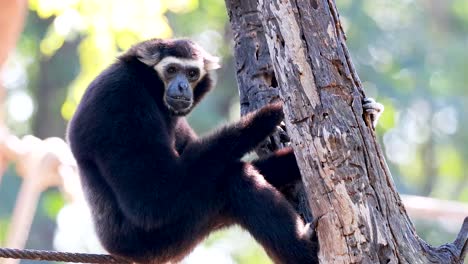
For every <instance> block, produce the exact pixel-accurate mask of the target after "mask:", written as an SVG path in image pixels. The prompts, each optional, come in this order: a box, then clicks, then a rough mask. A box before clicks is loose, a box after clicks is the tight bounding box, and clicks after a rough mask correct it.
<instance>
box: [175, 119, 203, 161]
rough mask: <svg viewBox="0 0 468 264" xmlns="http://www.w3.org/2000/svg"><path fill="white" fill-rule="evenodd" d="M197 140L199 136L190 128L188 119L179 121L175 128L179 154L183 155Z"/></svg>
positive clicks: (176, 146)
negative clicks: (188, 146)
mask: <svg viewBox="0 0 468 264" xmlns="http://www.w3.org/2000/svg"><path fill="white" fill-rule="evenodd" d="M197 139H198V136H197V134H196V133H195V131H193V129H192V128H191V127H190V125H189V123H188V122H187V119H185V118H180V119H179V120H178V121H177V124H176V127H175V148H176V150H177V153H179V155H182V153H184V150H185V148H186V147H187V145H188V144H190V143H192V142H194V141H195V140H197Z"/></svg>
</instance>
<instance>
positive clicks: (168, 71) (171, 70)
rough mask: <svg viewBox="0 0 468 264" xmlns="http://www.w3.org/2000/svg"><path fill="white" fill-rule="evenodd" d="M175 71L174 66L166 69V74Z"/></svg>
mask: <svg viewBox="0 0 468 264" xmlns="http://www.w3.org/2000/svg"><path fill="white" fill-rule="evenodd" d="M176 71H177V68H176V67H175V66H169V67H167V69H166V72H167V73H169V74H174V73H175V72H176Z"/></svg>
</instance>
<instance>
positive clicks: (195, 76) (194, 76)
mask: <svg viewBox="0 0 468 264" xmlns="http://www.w3.org/2000/svg"><path fill="white" fill-rule="evenodd" d="M199 74H200V73H199V71H198V70H197V69H191V70H189V71H188V72H187V76H188V77H189V79H190V80H192V81H195V80H197V79H198V75H199Z"/></svg>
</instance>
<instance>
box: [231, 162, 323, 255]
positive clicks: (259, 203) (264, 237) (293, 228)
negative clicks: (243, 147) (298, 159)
mask: <svg viewBox="0 0 468 264" xmlns="http://www.w3.org/2000/svg"><path fill="white" fill-rule="evenodd" d="M228 171H231V172H233V173H232V174H231V175H230V176H231V177H230V182H231V186H230V193H229V196H228V205H227V207H228V208H229V211H228V214H229V215H230V217H232V219H233V220H234V221H235V222H236V223H238V224H239V225H240V226H242V227H243V228H245V229H247V230H248V231H249V232H250V234H251V235H252V236H253V237H254V238H255V239H256V240H257V241H258V242H259V243H260V244H261V245H262V246H263V248H264V249H265V251H266V252H267V254H268V255H269V256H270V257H271V258H272V259H273V260H274V261H275V263H281V264H310V263H318V260H317V253H318V247H317V245H316V244H315V243H313V242H312V240H311V238H310V236H311V233H312V232H310V231H309V230H308V229H307V227H306V226H305V225H304V223H303V222H302V220H301V218H300V217H299V215H298V214H297V213H296V212H295V211H294V209H293V208H292V207H291V205H290V204H289V203H288V201H287V200H286V199H285V198H284V197H283V195H282V194H281V193H280V192H279V191H278V190H276V189H275V188H274V187H273V186H271V185H270V184H268V183H267V182H266V181H265V180H264V178H263V177H262V176H261V175H260V174H259V173H258V172H257V171H256V170H255V168H254V167H253V166H252V165H251V164H248V163H237V164H234V166H233V167H230V168H228ZM236 172H237V173H236ZM239 172H240V174H241V175H238V174H239ZM236 174H237V175H236Z"/></svg>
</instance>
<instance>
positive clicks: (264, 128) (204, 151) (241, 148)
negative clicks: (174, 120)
mask: <svg viewBox="0 0 468 264" xmlns="http://www.w3.org/2000/svg"><path fill="white" fill-rule="evenodd" d="M282 119H283V109H282V107H281V105H280V104H270V105H267V106H265V107H263V108H262V109H260V110H258V111H256V112H253V113H251V114H248V115H246V116H244V117H242V118H241V120H239V121H238V122H235V123H233V124H230V125H227V126H225V127H222V128H220V129H218V130H217V131H215V132H213V133H211V134H209V135H207V136H204V137H202V138H200V139H198V140H197V141H195V142H193V143H192V144H190V145H189V146H187V149H186V151H185V152H184V155H182V157H183V158H184V160H186V161H190V160H191V159H193V158H194V157H197V158H198V159H211V160H218V161H224V160H226V159H229V160H236V159H240V158H242V157H243V156H244V155H245V154H246V153H248V152H249V151H252V150H253V149H254V148H255V147H256V146H257V145H258V144H259V143H260V142H261V141H263V140H264V139H265V138H266V137H267V136H269V135H270V134H271V133H273V132H274V131H275V129H276V126H277V125H278V124H279V123H280V122H281V120H282ZM194 153H196V155H195V154H194Z"/></svg>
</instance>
